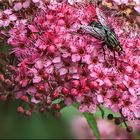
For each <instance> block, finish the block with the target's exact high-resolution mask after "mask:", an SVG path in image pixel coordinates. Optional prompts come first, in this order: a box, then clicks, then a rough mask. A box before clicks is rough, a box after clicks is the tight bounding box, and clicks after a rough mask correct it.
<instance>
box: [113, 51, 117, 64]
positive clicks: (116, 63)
mask: <svg viewBox="0 0 140 140" xmlns="http://www.w3.org/2000/svg"><path fill="white" fill-rule="evenodd" d="M113 53H114V60H115V66H117V60H116V55H115V51H113Z"/></svg>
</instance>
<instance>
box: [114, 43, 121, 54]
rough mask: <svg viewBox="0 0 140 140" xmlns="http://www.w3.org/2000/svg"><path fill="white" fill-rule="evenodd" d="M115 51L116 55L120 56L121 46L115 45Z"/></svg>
mask: <svg viewBox="0 0 140 140" xmlns="http://www.w3.org/2000/svg"><path fill="white" fill-rule="evenodd" d="M115 51H116V52H118V54H119V55H120V54H121V52H122V51H123V48H122V46H121V45H117V46H116V47H115Z"/></svg>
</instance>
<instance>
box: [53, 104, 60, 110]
mask: <svg viewBox="0 0 140 140" xmlns="http://www.w3.org/2000/svg"><path fill="white" fill-rule="evenodd" d="M53 108H54V109H55V110H60V108H61V106H60V104H53Z"/></svg>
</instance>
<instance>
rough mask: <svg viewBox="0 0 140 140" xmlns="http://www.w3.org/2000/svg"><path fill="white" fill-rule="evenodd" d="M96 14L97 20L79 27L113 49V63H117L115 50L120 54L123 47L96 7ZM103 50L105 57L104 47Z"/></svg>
mask: <svg viewBox="0 0 140 140" xmlns="http://www.w3.org/2000/svg"><path fill="white" fill-rule="evenodd" d="M96 14H97V17H98V20H99V22H96V21H92V22H91V23H90V24H89V25H82V26H81V28H82V29H84V30H85V31H86V32H87V33H88V34H90V35H92V36H93V37H95V38H97V39H99V40H101V41H103V44H104V45H107V47H108V48H109V49H110V50H111V51H113V53H114V59H115V64H116V65H117V62H116V57H115V52H117V53H118V54H120V53H121V52H122V51H123V48H122V46H121V45H120V42H119V40H118V38H117V36H116V34H115V32H114V31H113V30H112V28H111V26H110V24H109V23H108V21H107V18H106V16H105V15H104V14H103V12H102V11H101V10H100V9H99V8H98V7H97V8H96ZM103 51H104V59H105V50H104V47H103Z"/></svg>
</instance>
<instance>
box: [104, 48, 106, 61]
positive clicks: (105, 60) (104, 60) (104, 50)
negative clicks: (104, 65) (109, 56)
mask: <svg viewBox="0 0 140 140" xmlns="http://www.w3.org/2000/svg"><path fill="white" fill-rule="evenodd" d="M103 54H104V61H106V58H105V48H104V46H103Z"/></svg>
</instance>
